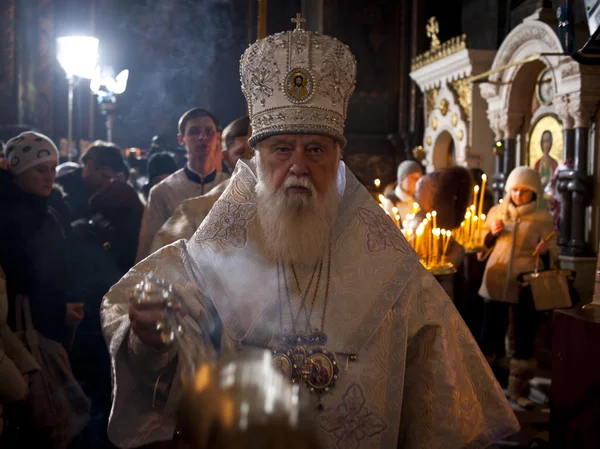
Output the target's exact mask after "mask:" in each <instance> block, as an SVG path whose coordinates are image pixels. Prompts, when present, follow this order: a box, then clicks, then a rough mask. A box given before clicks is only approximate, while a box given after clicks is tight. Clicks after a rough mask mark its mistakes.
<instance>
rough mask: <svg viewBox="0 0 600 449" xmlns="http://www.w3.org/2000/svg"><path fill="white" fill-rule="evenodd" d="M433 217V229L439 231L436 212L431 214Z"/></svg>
mask: <svg viewBox="0 0 600 449" xmlns="http://www.w3.org/2000/svg"><path fill="white" fill-rule="evenodd" d="M431 216H432V217H433V229H437V219H436V217H437V212H436V211H433V212H432V213H431Z"/></svg>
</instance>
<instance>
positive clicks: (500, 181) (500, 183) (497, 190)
mask: <svg viewBox="0 0 600 449" xmlns="http://www.w3.org/2000/svg"><path fill="white" fill-rule="evenodd" d="M494 154H495V155H496V173H494V175H493V176H492V183H491V187H492V191H493V192H494V202H495V203H498V202H499V201H500V198H503V197H504V182H505V181H506V176H504V145H502V146H496V145H494Z"/></svg>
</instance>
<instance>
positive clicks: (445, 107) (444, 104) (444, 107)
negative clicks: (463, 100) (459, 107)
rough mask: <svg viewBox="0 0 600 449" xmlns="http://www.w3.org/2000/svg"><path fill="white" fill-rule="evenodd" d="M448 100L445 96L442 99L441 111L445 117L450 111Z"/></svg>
mask: <svg viewBox="0 0 600 449" xmlns="http://www.w3.org/2000/svg"><path fill="white" fill-rule="evenodd" d="M448 107H449V105H448V100H446V99H445V98H444V99H442V101H441V102H440V112H441V113H442V115H443V116H444V117H445V116H446V114H447V113H448Z"/></svg>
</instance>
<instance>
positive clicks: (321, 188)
mask: <svg viewBox="0 0 600 449" xmlns="http://www.w3.org/2000/svg"><path fill="white" fill-rule="evenodd" d="M258 150H259V151H260V158H261V161H262V164H263V168H264V172H265V174H266V176H267V179H265V180H264V181H265V182H267V183H269V185H270V187H271V188H272V189H273V190H279V189H281V188H282V187H283V188H285V193H286V195H306V196H312V195H314V194H316V195H317V196H319V197H321V198H324V197H325V195H326V194H327V189H328V188H329V186H330V185H331V184H332V181H333V180H334V179H335V177H336V175H337V168H338V164H339V161H340V151H341V149H340V145H339V143H337V142H336V141H335V140H333V139H332V138H331V137H327V136H319V135H314V134H282V135H279V136H272V137H268V138H266V139H265V140H263V141H261V142H260V143H259V145H258ZM288 179H289V180H288ZM295 180H298V181H299V182H295ZM286 181H287V182H286ZM311 185H312V187H313V188H311Z"/></svg>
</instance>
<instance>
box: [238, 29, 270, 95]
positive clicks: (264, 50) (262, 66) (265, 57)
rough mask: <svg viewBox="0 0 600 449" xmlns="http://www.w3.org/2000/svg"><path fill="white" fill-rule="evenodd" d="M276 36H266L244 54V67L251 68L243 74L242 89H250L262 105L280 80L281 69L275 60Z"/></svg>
mask: <svg viewBox="0 0 600 449" xmlns="http://www.w3.org/2000/svg"><path fill="white" fill-rule="evenodd" d="M276 41H277V40H275V39H274V38H266V39H264V41H262V42H259V43H257V44H256V46H255V47H254V48H253V49H252V51H251V52H250V53H247V54H245V55H244V61H243V63H242V67H243V66H245V65H248V67H249V69H248V70H246V71H244V70H242V72H243V73H244V72H245V75H244V76H243V85H242V89H243V90H246V89H248V90H249V91H250V94H251V95H252V98H253V100H254V101H259V102H260V104H261V105H263V106H264V105H265V103H266V100H267V98H269V97H271V96H272V95H273V92H274V86H276V85H277V84H278V83H279V81H278V76H277V74H278V73H279V69H278V67H277V63H276V62H275V55H274V51H275V47H274V45H273V42H276Z"/></svg>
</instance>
